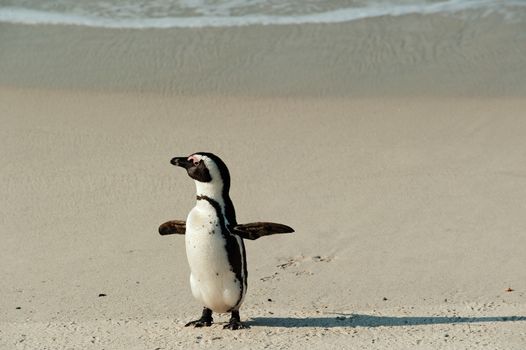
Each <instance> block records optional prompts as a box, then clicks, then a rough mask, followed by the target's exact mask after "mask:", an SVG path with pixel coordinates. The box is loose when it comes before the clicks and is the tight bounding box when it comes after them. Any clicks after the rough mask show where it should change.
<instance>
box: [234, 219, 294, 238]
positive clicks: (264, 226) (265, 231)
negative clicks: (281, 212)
mask: <svg viewBox="0 0 526 350" xmlns="http://www.w3.org/2000/svg"><path fill="white" fill-rule="evenodd" d="M233 231H234V232H233V233H234V234H236V235H238V236H239V237H241V238H245V239H252V240H254V239H258V238H260V237H263V236H270V235H274V234H281V233H291V232H294V230H293V229H292V227H289V226H287V225H283V224H277V223H275V222H251V223H249V224H238V225H236V226H234V228H233Z"/></svg>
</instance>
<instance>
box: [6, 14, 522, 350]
mask: <svg viewBox="0 0 526 350" xmlns="http://www.w3.org/2000/svg"><path fill="white" fill-rule="evenodd" d="M396 19H397V20H395V18H391V17H382V18H377V19H374V20H367V21H353V22H350V23H343V24H330V25H290V26H248V27H242V28H241V27H240V28H237V27H233V28H215V29H206V28H205V29H169V30H160V29H148V30H130V29H97V28H86V27H77V26H53V25H50V26H31V25H16V24H6V23H2V24H0V121H1V123H2V128H0V149H1V150H2V157H0V196H1V198H2V201H0V214H1V215H0V223H1V226H0V238H1V244H0V276H1V280H2V282H1V283H0V295H2V298H1V299H0V348H1V349H176V348H206V347H211V348H218V349H234V348H235V349H239V348H241V349H245V348H251V349H262V348H269V349H289V348H292V349H300V348H303V349H304V348H313V349H316V348H327V349H328V348H348V349H410V348H418V349H478V348H487V349H517V350H518V349H524V347H525V344H526V295H525V293H526V268H525V267H526V254H524V247H526V234H525V231H526V216H525V215H524V212H525V205H524V198H525V197H526V186H525V185H526V183H525V179H526V151H525V149H526V148H525V146H526V141H525V140H526V138H525V137H524V136H525V135H526V118H525V114H524V111H525V110H526V99H525V98H524V97H525V95H526V78H525V77H526V62H525V61H524V57H526V36H525V35H524V34H523V33H524V29H526V25H525V23H526V22H524V21H519V20H506V19H505V18H504V17H503V16H501V15H499V14H491V15H488V16H485V17H483V19H482V20H480V21H471V22H470V21H466V20H465V19H463V18H462V17H460V16H437V15H433V16H422V15H420V16H417V15H415V16H406V18H404V19H403V20H402V21H401V20H400V18H396ZM196 151H211V152H214V153H216V154H218V155H220V156H221V157H222V158H223V160H224V161H225V162H226V163H227V165H228V166H229V168H230V172H231V175H232V188H231V197H232V200H233V201H234V205H235V206H236V211H237V219H238V221H239V222H251V221H260V220H263V221H275V222H282V223H285V224H288V225H290V226H292V227H293V228H294V229H295V230H296V232H295V233H294V234H290V235H282V236H271V237H264V238H261V239H260V240H257V241H248V242H246V246H247V256H248V264H249V269H248V270H249V287H248V294H247V297H246V299H245V302H244V304H243V306H242V308H241V318H242V320H243V321H245V322H246V323H247V324H248V325H249V326H250V329H246V330H240V331H235V332H232V331H227V330H223V329H222V325H223V324H224V323H225V322H227V320H228V316H227V315H216V316H215V321H216V324H215V325H213V326H212V327H210V328H206V329H192V328H185V327H184V324H185V323H186V322H188V321H189V320H192V319H195V318H196V317H197V316H198V315H199V313H200V310H201V305H199V304H198V303H197V302H196V301H195V300H194V299H193V297H192V294H191V292H190V287H189V283H188V276H189V268H188V264H187V261H186V256H185V249H184V238H183V237H180V236H165V237H161V236H159V235H158V233H157V227H158V225H159V224H161V223H162V222H164V221H167V220H169V219H175V218H179V219H184V218H185V217H186V215H187V213H188V212H189V210H190V209H191V208H192V207H193V205H194V201H195V193H194V192H195V188H194V185H193V184H192V182H191V180H190V179H189V178H188V177H187V175H186V174H185V173H184V171H182V170H181V169H176V168H174V167H173V166H171V165H170V163H169V161H170V159H171V158H172V157H174V156H183V155H189V154H191V153H193V152H196Z"/></svg>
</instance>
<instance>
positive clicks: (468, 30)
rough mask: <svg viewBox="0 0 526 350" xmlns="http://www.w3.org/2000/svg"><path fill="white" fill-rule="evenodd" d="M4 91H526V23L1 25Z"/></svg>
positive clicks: (408, 19)
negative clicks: (159, 26)
mask: <svg viewBox="0 0 526 350" xmlns="http://www.w3.org/2000/svg"><path fill="white" fill-rule="evenodd" d="M0 28H1V29H2V30H1V31H0V52H2V53H0V63H1V66H0V73H1V74H0V85H4V86H6V85H8V86H20V87H37V88H38V87H40V88H45V87H50V88H62V89H88V90H103V91H139V92H154V93H160V94H163V95H186V96H199V95H222V96H228V95H238V96H247V97H248V96H268V97H277V96H285V97H301V96H305V97H307V96H309V97H317V96H318V97H323V96H340V97H381V96H400V97H404V96H406V97H407V96H443V97H448V96H449V97H451V96H472V97H477V96H517V97H519V96H525V95H526V83H525V81H524V79H521V77H522V76H524V75H526V67H525V65H524V64H523V57H525V56H526V38H525V37H524V36H523V35H521V34H520V33H522V32H524V30H526V22H522V23H521V22H513V21H506V20H505V19H504V17H502V16H501V15H498V14H493V15H489V16H487V17H484V18H481V19H480V20H477V21H473V22H469V21H465V20H463V19H462V18H461V17H459V16H441V15H407V16H401V17H396V18H392V17H382V18H375V19H367V20H358V21H354V22H350V23H341V24H328V25H316V24H312V25H288V26H254V27H245V28H242V27H240V28H202V29H145V30H132V29H99V28H86V27H76V26H53V25H43V26H40V25H39V26H27V25H14V24H0Z"/></svg>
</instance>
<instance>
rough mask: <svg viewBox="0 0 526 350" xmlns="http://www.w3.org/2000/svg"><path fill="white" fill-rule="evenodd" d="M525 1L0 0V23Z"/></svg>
mask: <svg viewBox="0 0 526 350" xmlns="http://www.w3.org/2000/svg"><path fill="white" fill-rule="evenodd" d="M524 6H526V1H524V0H395V1H389V0H373V1H371V0H350V1H341V0H338V1H327V0H251V1H242V0H178V1H174V0H151V1H148V2H144V1H141V0H82V1H81V0H0V22H8V23H23V24H66V25H83V26H90V27H106V28H173V27H181V28H188V27H231V26H242V25H273V24H274V25H279V24H303V23H341V22H348V21H352V20H357V19H364V18H374V17H380V16H401V15H406V14H435V13H441V14H455V13H460V12H466V11H472V10H475V11H476V12H477V15H479V16H480V15H483V16H484V15H488V14H491V13H496V12H499V13H504V14H506V15H507V16H508V17H513V14H514V13H515V12H516V9H517V8H518V7H524Z"/></svg>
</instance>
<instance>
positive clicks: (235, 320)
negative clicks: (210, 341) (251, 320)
mask: <svg viewBox="0 0 526 350" xmlns="http://www.w3.org/2000/svg"><path fill="white" fill-rule="evenodd" d="M244 328H250V327H249V326H247V325H244V324H243V323H241V319H240V318H239V311H232V317H230V321H228V323H227V324H226V325H224V326H223V329H231V330H233V331H234V330H236V329H244Z"/></svg>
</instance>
